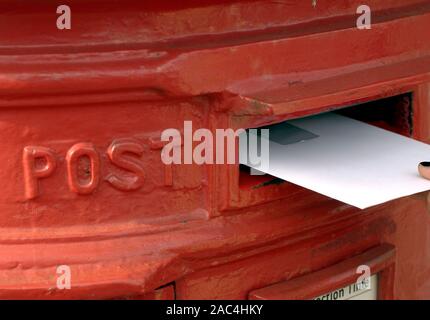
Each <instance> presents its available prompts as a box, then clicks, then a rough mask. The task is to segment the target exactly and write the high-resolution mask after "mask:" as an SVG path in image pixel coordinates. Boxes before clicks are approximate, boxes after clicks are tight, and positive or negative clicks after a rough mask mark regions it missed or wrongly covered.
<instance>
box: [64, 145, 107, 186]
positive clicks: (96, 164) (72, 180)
mask: <svg viewBox="0 0 430 320" xmlns="http://www.w3.org/2000/svg"><path fill="white" fill-rule="evenodd" d="M84 156H87V157H88V158H89V160H90V166H91V178H90V180H89V181H88V182H87V183H85V184H83V183H81V182H80V181H79V177H78V170H77V169H78V164H79V159H80V158H81V157H84ZM66 162H67V175H68V179H67V180H68V183H69V188H70V190H71V191H72V192H75V193H77V194H90V193H92V192H93V191H94V190H95V189H96V188H97V186H98V184H99V180H100V158H99V155H98V153H97V151H96V149H95V147H94V146H93V145H92V144H91V143H86V142H81V143H77V144H75V145H74V146H73V147H71V148H70V149H69V151H67V155H66Z"/></svg>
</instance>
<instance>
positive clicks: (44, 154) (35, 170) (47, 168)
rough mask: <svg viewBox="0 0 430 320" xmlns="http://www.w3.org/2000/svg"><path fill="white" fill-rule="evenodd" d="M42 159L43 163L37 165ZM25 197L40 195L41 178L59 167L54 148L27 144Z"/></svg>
mask: <svg viewBox="0 0 430 320" xmlns="http://www.w3.org/2000/svg"><path fill="white" fill-rule="evenodd" d="M37 159H40V162H41V165H40V166H38V165H37ZM22 160H23V166H24V185H25V197H26V198H27V199H34V198H36V197H37V196H38V195H39V179H42V178H46V177H49V176H50V175H51V174H52V172H54V170H55V168H56V167H57V160H56V158H55V153H54V151H53V150H52V149H49V148H45V147H35V146H27V147H25V148H24V150H23V158H22Z"/></svg>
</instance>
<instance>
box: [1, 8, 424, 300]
mask: <svg viewBox="0 0 430 320" xmlns="http://www.w3.org/2000/svg"><path fill="white" fill-rule="evenodd" d="M360 4H361V2H360V1H355V0H343V1H336V2H334V1H333V2H330V1H317V4H316V6H315V7H314V6H312V2H311V1H310V0H309V1H301V0H300V1H276V2H266V1H181V2H162V3H160V2H159V1H157V2H156V1H144V2H141V1H122V2H121V3H119V2H117V1H91V2H87V1H78V0H75V1H69V6H70V7H71V10H72V29H71V30H58V29H57V28H56V18H57V15H56V7H57V5H58V4H57V3H56V2H55V1H40V2H39V3H38V2H31V3H27V2H17V1H2V3H1V4H0V8H1V9H2V10H0V41H1V45H0V70H1V73H0V132H1V144H0V145H1V151H2V152H1V153H0V165H1V170H0V188H1V190H2V191H1V193H0V228H1V232H0V297H1V298H40V299H44V298H51V299H52V298H54V299H57V298H97V299H98V298H106V299H110V298H119V299H121V298H142V299H147V298H154V299H155V298H177V299H190V298H199V299H210V298H215V299H246V298H248V295H249V293H250V292H251V291H253V290H256V289H259V288H264V287H268V286H270V285H273V284H275V283H280V282H283V281H286V280H290V279H293V278H298V277H301V276H303V275H306V274H311V273H312V272H315V271H318V270H322V269H325V268H327V267H330V266H332V265H336V264H338V263H340V262H341V261H343V260H346V259H349V258H351V257H353V256H355V255H357V254H360V253H362V252H365V251H367V250H369V249H371V248H373V247H377V246H379V245H380V244H381V243H389V244H391V245H392V246H394V247H395V250H396V258H395V261H394V264H395V270H396V272H395V275H394V279H393V281H394V283H393V294H392V296H387V297H392V298H395V299H402V298H419V299H425V298H430V254H429V252H430V239H429V236H428V235H429V227H430V219H429V213H428V211H427V205H426V201H425V200H423V199H422V198H420V197H408V198H404V199H399V200H396V201H392V202H390V203H387V204H383V205H380V206H377V207H373V208H370V209H367V210H364V211H361V210H358V209H355V208H353V207H350V206H348V205H345V204H343V203H340V202H337V201H335V200H332V199H329V198H326V197H323V196H321V195H318V194H315V193H313V192H311V191H308V190H305V189H303V188H299V187H297V186H294V185H292V184H289V183H281V184H273V183H272V184H262V185H261V184H258V183H257V184H256V183H255V181H253V180H252V179H251V180H250V181H248V182H246V183H244V181H246V176H245V180H243V179H242V180H241V179H240V175H241V174H240V170H239V166H238V165H195V164H193V165H169V166H166V165H164V164H163V163H162V162H161V160H160V152H161V148H162V146H163V144H162V142H161V141H160V134H161V132H162V131H163V130H164V129H167V128H178V129H180V128H182V127H183V122H184V120H192V121H193V127H194V128H195V129H197V128H202V127H204V128H210V129H212V130H215V129H216V128H240V127H242V128H249V127H256V126H262V125H266V124H271V123H276V122H280V121H283V120H286V119H290V118H294V117H300V116H304V115H308V114H314V113H318V112H322V111H327V110H332V109H336V108H340V107H341V106H346V105H352V104H357V103H363V102H368V101H371V100H376V99H382V98H386V97H390V96H395V95H401V94H406V93H412V102H411V103H412V109H413V112H412V113H411V121H412V123H411V124H412V125H411V129H412V130H411V131H412V135H413V137H414V138H416V139H419V140H422V141H425V142H430V131H429V128H430V113H429V111H428V110H429V108H430V96H429V94H430V42H429V41H428V30H429V29H430V3H429V2H428V1H423V0H384V1H382V0H373V1H371V0H369V1H368V3H367V4H368V5H369V6H370V7H371V8H372V29H371V30H358V29H357V28H355V23H356V18H357V14H356V8H357V7H358V6H359V5H360ZM40 155H42V159H41V158H40ZM429 157H430V155H429ZM423 160H428V159H423ZM248 178H249V177H248ZM59 265H68V266H70V268H71V289H69V290H64V289H62V290H61V289H58V288H57V287H56V280H57V274H56V268H57V266H59ZM303 285H305V284H303ZM309 285H311V284H309ZM157 288H159V289H157ZM302 290H305V291H306V289H302Z"/></svg>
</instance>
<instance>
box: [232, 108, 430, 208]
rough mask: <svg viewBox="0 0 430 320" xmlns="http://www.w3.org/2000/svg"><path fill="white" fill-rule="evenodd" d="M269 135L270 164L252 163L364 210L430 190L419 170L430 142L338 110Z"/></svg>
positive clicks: (291, 123)
mask: <svg viewBox="0 0 430 320" xmlns="http://www.w3.org/2000/svg"><path fill="white" fill-rule="evenodd" d="M262 138H263V139H264V137H262ZM241 139H242V137H241ZM269 139H270V144H269V148H270V149H269V150H270V162H269V166H268V167H266V168H264V167H258V166H251V167H254V168H255V169H258V170H261V171H264V172H265V173H268V174H270V175H272V176H275V177H278V178H281V179H283V180H286V181H289V182H292V183H294V184H297V185H299V186H302V187H305V188H307V189H310V190H313V191H315V192H318V193H320V194H323V195H326V196H328V197H331V198H333V199H337V200H339V201H342V202H345V203H347V204H350V205H352V206H355V207H358V208H360V209H365V208H367V207H370V206H374V205H377V204H380V203H384V202H386V201H389V200H393V199H396V198H400V197H404V196H407V195H411V194H414V193H418V192H422V191H426V190H430V181H428V180H426V179H424V178H421V177H420V176H419V174H418V171H417V167H418V164H419V163H420V162H421V161H430V145H427V144H425V143H422V142H419V141H416V140H413V139H410V138H407V137H404V136H401V135H398V134H395V133H392V132H389V131H386V130H383V129H380V128H377V127H374V126H372V125H369V124H366V123H363V122H360V121H357V120H353V119H350V118H347V117H344V116H341V115H338V114H334V113H325V114H321V115H316V116H311V117H306V118H302V119H297V120H291V121H287V122H284V123H282V124H279V125H277V126H275V127H274V128H271V130H270V138H269ZM246 151H247V150H246V148H245V149H240V151H239V153H240V159H241V163H242V162H243V161H242V159H245V157H244V156H245V155H246ZM243 164H246V165H248V164H247V163H243Z"/></svg>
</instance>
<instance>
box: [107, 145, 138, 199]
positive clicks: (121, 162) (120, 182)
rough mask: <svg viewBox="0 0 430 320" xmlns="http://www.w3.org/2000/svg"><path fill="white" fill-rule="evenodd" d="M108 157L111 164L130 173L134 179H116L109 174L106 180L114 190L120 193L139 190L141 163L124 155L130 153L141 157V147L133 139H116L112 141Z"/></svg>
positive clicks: (113, 175)
mask: <svg viewBox="0 0 430 320" xmlns="http://www.w3.org/2000/svg"><path fill="white" fill-rule="evenodd" d="M107 153H108V156H109V159H110V160H111V161H112V163H113V164H115V165H116V166H118V167H120V168H121V169H124V170H127V171H130V172H132V173H134V174H135V176H134V177H125V176H124V177H121V178H120V177H117V176H116V175H115V174H112V173H111V174H109V175H108V176H107V177H106V180H107V181H108V182H109V183H110V184H111V185H112V186H114V187H115V188H117V189H119V190H122V191H131V190H136V189H139V188H140V187H141V186H142V185H143V181H144V176H145V174H144V170H143V166H142V163H141V161H139V160H138V159H136V158H134V157H127V156H125V154H126V153H132V154H135V155H137V156H139V157H140V156H142V154H143V147H142V145H141V144H140V143H139V142H137V141H136V140H134V139H130V138H126V139H117V140H114V141H113V142H112V143H111V145H110V146H109V148H108V151H107Z"/></svg>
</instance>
